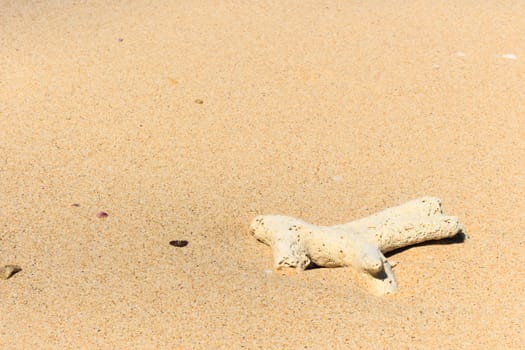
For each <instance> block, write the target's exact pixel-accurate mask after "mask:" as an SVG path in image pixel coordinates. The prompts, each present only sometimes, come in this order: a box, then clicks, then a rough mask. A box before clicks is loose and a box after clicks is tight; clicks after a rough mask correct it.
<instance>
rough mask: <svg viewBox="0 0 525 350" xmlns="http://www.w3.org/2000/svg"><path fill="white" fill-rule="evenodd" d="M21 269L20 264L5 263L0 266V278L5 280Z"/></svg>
mask: <svg viewBox="0 0 525 350" xmlns="http://www.w3.org/2000/svg"><path fill="white" fill-rule="evenodd" d="M20 271H22V269H21V268H20V266H17V265H5V266H2V267H0V279H3V280H6V279H8V278H9V277H11V276H13V275H14V274H15V273H17V272H20Z"/></svg>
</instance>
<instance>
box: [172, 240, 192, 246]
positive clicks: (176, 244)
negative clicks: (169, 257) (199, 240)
mask: <svg viewBox="0 0 525 350" xmlns="http://www.w3.org/2000/svg"><path fill="white" fill-rule="evenodd" d="M170 245H172V246H174V247H185V246H187V245H188V241H186V240H181V241H171V242H170Z"/></svg>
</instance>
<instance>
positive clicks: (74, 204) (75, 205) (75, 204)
mask: <svg viewBox="0 0 525 350" xmlns="http://www.w3.org/2000/svg"><path fill="white" fill-rule="evenodd" d="M70 207H80V204H78V203H73V204H71V205H70Z"/></svg>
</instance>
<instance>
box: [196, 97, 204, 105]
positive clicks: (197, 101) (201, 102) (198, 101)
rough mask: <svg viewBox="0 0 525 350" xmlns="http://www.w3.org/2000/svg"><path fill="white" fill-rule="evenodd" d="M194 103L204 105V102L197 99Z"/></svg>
mask: <svg viewBox="0 0 525 350" xmlns="http://www.w3.org/2000/svg"><path fill="white" fill-rule="evenodd" d="M195 103H198V104H200V105H201V104H203V103H204V101H203V100H201V99H200V98H198V99H196V100H195Z"/></svg>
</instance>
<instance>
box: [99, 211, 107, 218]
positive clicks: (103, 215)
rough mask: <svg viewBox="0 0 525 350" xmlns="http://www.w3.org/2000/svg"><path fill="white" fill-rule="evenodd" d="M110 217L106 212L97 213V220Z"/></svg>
mask: <svg viewBox="0 0 525 350" xmlns="http://www.w3.org/2000/svg"><path fill="white" fill-rule="evenodd" d="M108 216H109V214H108V213H106V212H105V211H99V212H98V213H97V218H99V219H103V218H107V217H108Z"/></svg>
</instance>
